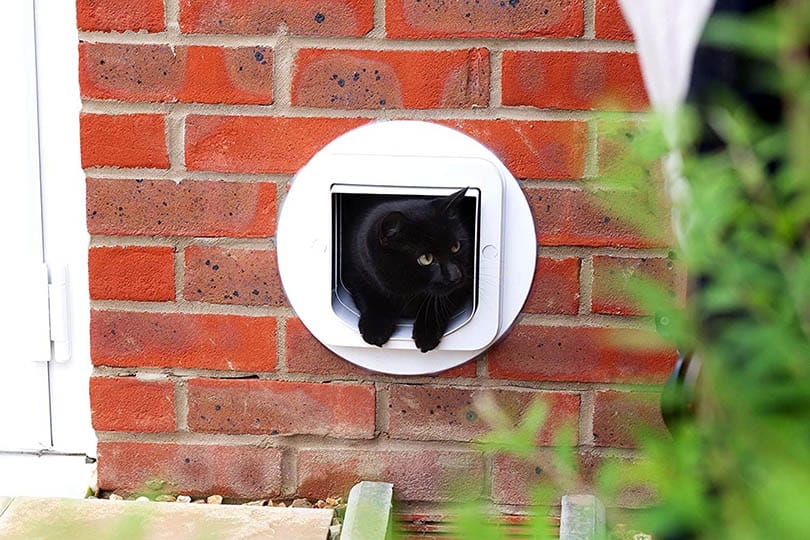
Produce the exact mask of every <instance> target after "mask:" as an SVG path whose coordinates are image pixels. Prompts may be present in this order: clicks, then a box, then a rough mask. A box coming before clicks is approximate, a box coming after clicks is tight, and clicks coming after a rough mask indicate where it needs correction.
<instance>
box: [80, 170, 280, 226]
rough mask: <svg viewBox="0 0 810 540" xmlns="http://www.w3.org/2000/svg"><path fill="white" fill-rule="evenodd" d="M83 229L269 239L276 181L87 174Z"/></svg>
mask: <svg viewBox="0 0 810 540" xmlns="http://www.w3.org/2000/svg"><path fill="white" fill-rule="evenodd" d="M87 229H88V231H90V233H91V234H105V235H146V236H214V237H216V236H229V237H248V238H265V237H270V236H272V235H273V234H274V233H275V229H276V185H275V184H273V183H266V182H261V183H259V182H217V181H193V180H183V181H182V182H180V183H176V182H174V181H173V180H143V179H137V180H107V179H104V180H101V179H95V178H88V179H87Z"/></svg>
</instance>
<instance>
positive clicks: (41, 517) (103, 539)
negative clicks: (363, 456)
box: [0, 497, 332, 540]
mask: <svg viewBox="0 0 810 540" xmlns="http://www.w3.org/2000/svg"><path fill="white" fill-rule="evenodd" d="M0 508H2V500H0ZM331 522H332V510H327V509H311V508H273V507H266V506H237V505H214V504H210V505H206V504H189V503H161V502H134V501H109V500H94V499H50V498H38V497H16V498H12V499H11V501H10V504H8V505H7V507H6V509H5V511H4V512H2V513H0V539H2V540H6V539H13V540H17V539H20V540H23V539H25V540H57V539H58V540H62V539H67V538H93V539H96V540H108V539H109V540H112V539H118V538H139V539H149V540H153V539H154V540H164V539H165V540H170V539H171V540H218V539H221V538H228V539H257V540H258V539H262V540H293V539H294V540H327V536H328V534H329V525H330V524H331Z"/></svg>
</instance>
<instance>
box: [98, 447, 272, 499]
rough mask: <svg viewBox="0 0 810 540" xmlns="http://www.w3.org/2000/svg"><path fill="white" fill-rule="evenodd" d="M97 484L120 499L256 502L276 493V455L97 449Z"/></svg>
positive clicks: (253, 450) (250, 450)
mask: <svg viewBox="0 0 810 540" xmlns="http://www.w3.org/2000/svg"><path fill="white" fill-rule="evenodd" d="M98 484H99V487H100V488H101V489H103V490H116V491H121V492H123V493H149V494H155V493H171V494H183V495H191V496H192V497H200V496H207V495H211V494H212V493H216V494H219V495H223V496H225V497H237V498H250V499H258V498H264V497H277V496H278V495H279V493H280V491H281V451H280V450H279V449H277V448H257V447H255V446H220V445H213V444H212V445H208V444H206V445H197V444H173V443H165V442H162V443H139V442H100V443H98Z"/></svg>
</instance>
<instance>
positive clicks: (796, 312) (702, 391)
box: [465, 1, 810, 540]
mask: <svg viewBox="0 0 810 540" xmlns="http://www.w3.org/2000/svg"><path fill="white" fill-rule="evenodd" d="M706 39H707V40H708V42H709V43H712V44H714V45H716V46H724V47H729V48H732V49H734V50H736V51H738V52H739V53H740V54H743V55H747V57H748V58H749V60H750V61H751V62H754V61H756V62H757V63H759V65H761V66H762V72H761V74H762V76H761V78H760V79H758V82H759V83H760V84H762V85H763V88H765V89H767V90H768V91H769V92H771V93H773V94H774V95H778V96H779V97H780V98H781V100H782V103H783V104H784V116H783V118H784V120H783V121H781V122H777V123H766V122H763V121H762V120H761V119H760V118H758V116H757V115H756V114H755V111H753V110H752V109H751V108H750V107H749V105H748V104H746V103H745V101H744V100H741V99H739V98H738V97H737V96H736V95H735V93H734V90H735V89H729V91H728V92H726V93H725V94H723V95H722V96H720V97H718V98H717V99H715V100H714V101H712V102H711V103H710V105H709V106H708V107H706V108H705V109H702V110H701V111H700V112H698V111H695V110H687V111H683V113H682V114H681V115H680V116H679V117H678V122H679V127H680V129H679V133H680V134H681V140H679V141H678V145H679V149H680V151H681V154H682V156H683V164H682V169H681V170H682V175H683V177H684V178H685V180H686V182H687V184H688V186H689V192H690V199H689V202H688V204H687V205H686V206H685V207H684V208H682V209H681V210H682V213H681V215H680V218H681V221H680V223H679V225H680V228H681V230H682V231H683V236H682V241H681V243H680V245H679V246H678V247H677V249H676V258H677V259H679V261H680V262H681V263H682V264H683V265H684V267H685V268H686V271H687V273H688V275H689V276H690V278H691V280H692V285H693V286H692V290H691V292H690V294H689V296H688V298H687V302H686V305H685V306H682V305H678V304H677V302H673V299H672V298H671V295H669V294H667V293H664V292H662V291H661V290H660V288H659V287H657V286H655V285H654V284H650V283H638V284H637V285H636V287H635V291H636V294H637V295H638V298H639V300H640V301H641V302H642V303H644V305H645V306H646V307H647V308H648V309H649V310H650V311H651V312H652V313H655V314H656V317H655V321H656V323H657V327H658V330H659V332H660V333H661V334H663V335H664V336H665V337H667V338H668V339H670V340H672V341H673V343H674V344H676V345H677V346H678V347H679V348H680V349H681V350H683V351H690V352H693V353H694V355H696V356H697V357H699V358H700V359H701V361H702V365H703V371H702V376H701V379H700V380H699V383H698V385H697V389H696V392H697V402H698V408H697V410H696V414H695V415H694V418H692V419H690V420H686V421H683V422H681V423H679V424H678V425H677V426H675V427H674V428H673V439H672V440H662V439H660V438H654V437H645V436H644V435H643V434H641V435H640V441H641V451H640V455H639V459H638V461H637V464H636V465H634V466H628V465H627V464H626V463H624V464H621V465H619V466H615V465H614V466H611V465H608V466H605V467H603V468H602V470H601V471H600V485H599V489H600V494H601V496H602V497H603V498H604V499H605V500H607V501H610V500H613V499H614V498H615V497H616V494H617V493H619V492H620V491H621V490H622V489H625V488H627V486H628V485H631V484H636V483H638V482H643V483H646V484H648V485H650V486H651V487H652V489H653V490H654V492H655V502H654V504H653V505H651V506H650V507H649V508H648V509H646V510H644V511H642V512H634V513H626V514H624V515H621V514H620V515H618V516H615V519H617V520H618V521H621V522H624V523H626V524H628V527H629V528H631V529H637V530H645V531H651V532H653V533H654V534H655V535H656V538H706V539H709V538H711V539H713V540H714V539H723V538H729V539H735V540H739V539H748V538H750V539H762V538H810V512H808V511H807V509H808V508H810V64H808V54H810V47H809V46H808V44H810V3H808V2H806V1H792V2H784V3H782V4H779V5H778V7H776V8H774V9H771V10H768V11H765V12H762V13H758V14H756V15H754V16H750V17H746V18H731V17H725V18H715V19H713V20H712V21H711V22H710V24H709V26H708V28H707V33H706ZM701 128H708V129H710V130H711V131H712V132H713V134H714V136H716V137H717V139H718V141H719V144H718V145H717V147H716V149H715V150H714V151H712V152H710V153H698V152H696V151H695V144H696V141H697V140H698V139H699V138H700V137H702V136H704V135H705V132H703V131H701ZM601 130H609V131H613V132H615V133H616V134H620V138H621V139H622V140H621V141H620V142H617V148H618V150H617V152H616V153H615V155H614V156H613V157H614V158H615V159H614V160H613V163H612V165H611V167H610V168H609V169H608V171H607V173H606V174H605V176H604V177H602V178H600V179H599V182H598V185H597V186H596V188H597V189H595V192H596V193H597V194H598V195H599V196H600V197H601V198H602V199H604V201H605V203H606V204H613V205H616V204H617V202H618V201H625V200H626V199H627V197H628V196H630V197H631V198H632V199H634V202H635V203H637V204H647V203H649V206H648V208H649V209H650V211H649V212H639V211H638V209H637V208H638V206H635V207H634V215H635V216H636V217H638V216H641V217H642V218H644V217H646V220H645V219H642V220H637V222H638V223H639V225H640V226H644V227H650V228H651V229H652V228H655V227H660V222H661V218H660V216H661V214H660V212H657V211H655V210H654V209H655V207H656V205H657V203H658V201H659V200H660V195H661V193H662V190H661V182H660V174H659V171H660V170H661V167H660V164H661V160H662V159H664V157H665V156H666V154H667V153H668V152H669V151H670V146H669V144H668V142H667V139H666V138H665V137H664V131H663V129H661V123H660V121H659V119H656V118H647V119H645V120H643V121H641V122H640V123H639V122H638V119H637V118H635V119H627V118H617V117H616V116H615V115H613V116H611V117H610V118H608V119H605V122H604V123H602V124H601V125H600V132H603V131H601ZM625 134H626V136H625ZM628 217H630V216H628ZM524 428H525V426H524ZM524 428H521V429H519V430H518V431H517V433H515V434H514V437H517V438H518V439H520V440H521V441H522V442H517V443H515V444H513V445H512V446H513V447H515V448H518V449H519V450H520V452H521V453H525V451H526V448H525V446H526V441H530V440H532V438H531V437H530V436H528V435H526V433H522V434H521V432H523V431H525V429H524ZM497 433H498V435H497V437H496V439H498V440H509V436H507V435H505V434H504V433H503V431H502V430H501V431H498V432H497ZM506 450H507V451H510V450H509V449H508V448H507V449H506ZM617 467H618V468H617ZM563 470H565V469H563ZM570 485H571V481H570V480H568V481H562V482H558V486H557V488H556V491H553V490H554V487H553V486H546V490H545V491H544V493H545V495H546V496H549V495H552V494H553V495H559V494H560V493H564V491H565V490H566V488H567V487H568V486H570ZM550 490H551V491H550ZM546 500H553V496H552V497H550V499H546ZM466 519H468V520H469V519H471V518H470V517H469V516H467V517H466ZM537 531H538V532H536V534H537V536H535V537H538V538H539V537H542V536H540V534H541V533H540V532H539V531H540V529H539V528H538V529H537ZM486 534H487V535H486V536H474V535H473V536H469V538H479V537H480V538H498V537H499V536H496V535H495V533H493V532H492V531H488V532H487V533H486ZM533 534H534V533H533ZM465 538H466V537H465Z"/></svg>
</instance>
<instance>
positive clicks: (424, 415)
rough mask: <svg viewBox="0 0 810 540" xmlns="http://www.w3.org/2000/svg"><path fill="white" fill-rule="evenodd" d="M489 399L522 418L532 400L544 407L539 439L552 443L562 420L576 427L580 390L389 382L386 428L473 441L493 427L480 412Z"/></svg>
mask: <svg viewBox="0 0 810 540" xmlns="http://www.w3.org/2000/svg"><path fill="white" fill-rule="evenodd" d="M483 398H489V399H492V400H494V403H495V404H496V405H497V406H498V407H499V408H500V410H501V411H502V412H503V413H504V414H506V415H507V416H508V417H509V418H511V419H512V420H513V421H514V424H515V425H517V424H519V423H520V421H521V419H522V418H523V415H524V414H525V413H526V411H527V410H528V409H529V407H530V406H531V404H532V403H533V402H534V401H536V400H542V401H543V402H544V403H545V404H546V406H547V407H548V416H547V417H546V423H545V424H544V425H543V429H542V430H541V431H540V433H538V437H537V441H536V442H537V444H543V445H547V444H551V443H553V442H554V436H555V434H556V433H557V431H558V430H559V428H560V427H561V426H562V425H565V424H568V425H571V426H573V427H576V425H577V422H578V418H579V395H578V394H572V393H563V392H537V391H532V390H508V389H494V388H493V389H482V388H459V387H441V386H415V385H393V386H392V387H391V396H390V398H389V404H388V408H389V413H388V414H389V418H390V420H389V428H388V433H389V435H390V436H391V437H392V438H394V439H412V440H422V441H433V440H440V441H472V440H474V439H476V438H479V437H481V436H482V435H484V434H486V433H487V432H488V431H489V430H490V429H491V426H489V425H487V423H486V422H485V421H484V420H483V419H482V418H480V417H479V412H480V409H479V407H482V406H487V405H486V404H485V403H483V402H482V401H481V400H482V399H483Z"/></svg>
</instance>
